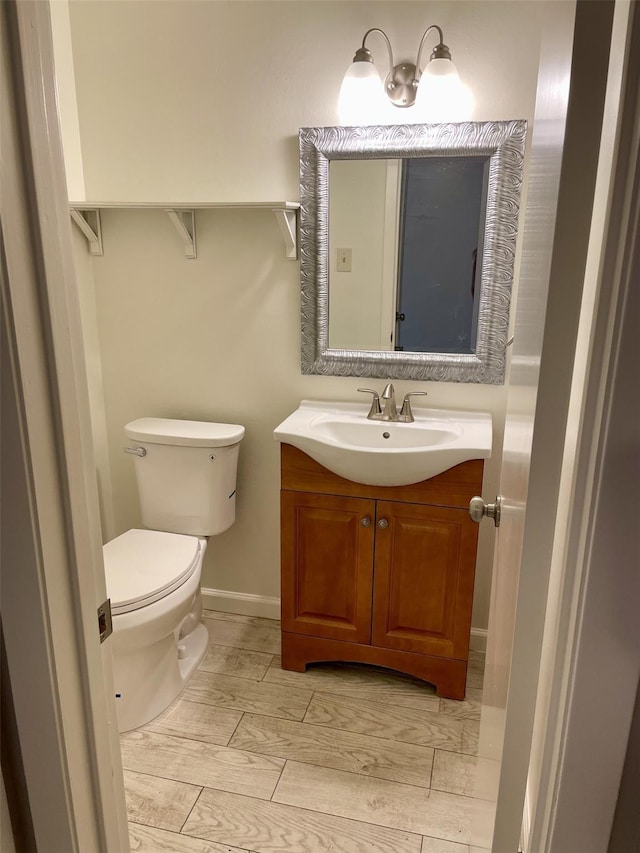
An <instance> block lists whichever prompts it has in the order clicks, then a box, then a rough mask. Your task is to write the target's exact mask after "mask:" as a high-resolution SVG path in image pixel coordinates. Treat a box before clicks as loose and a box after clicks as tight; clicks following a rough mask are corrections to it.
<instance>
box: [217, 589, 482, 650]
mask: <svg viewBox="0 0 640 853" xmlns="http://www.w3.org/2000/svg"><path fill="white" fill-rule="evenodd" d="M202 606H203V607H204V608H205V610H218V611H219V612H220V613H235V614H236V615H238V616H262V617H263V618H265V619H279V618H280V599H279V598H275V597H274V596H269V595H251V594H250V593H248V592H232V591H231V590H226V589H203V590H202ZM469 647H470V648H471V649H472V651H474V652H483V653H484V652H486V650H487V631H486V629H485V628H472V629H471V640H470V644H469Z"/></svg>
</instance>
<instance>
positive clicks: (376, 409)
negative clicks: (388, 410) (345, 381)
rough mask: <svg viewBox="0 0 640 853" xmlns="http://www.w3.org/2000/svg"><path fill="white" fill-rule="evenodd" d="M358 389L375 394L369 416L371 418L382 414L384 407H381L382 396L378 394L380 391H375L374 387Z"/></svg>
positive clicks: (364, 392)
mask: <svg viewBox="0 0 640 853" xmlns="http://www.w3.org/2000/svg"><path fill="white" fill-rule="evenodd" d="M358 391H362V393H363V394H373V398H372V400H371V408H370V409H369V414H368V415H367V417H368V418H369V419H373V417H374V416H375V415H381V414H382V409H381V408H380V397H379V396H378V392H377V391H374V389H373V388H358Z"/></svg>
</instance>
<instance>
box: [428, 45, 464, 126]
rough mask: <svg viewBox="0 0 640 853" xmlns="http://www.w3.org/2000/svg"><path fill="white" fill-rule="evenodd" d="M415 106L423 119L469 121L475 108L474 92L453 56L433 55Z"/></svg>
mask: <svg viewBox="0 0 640 853" xmlns="http://www.w3.org/2000/svg"><path fill="white" fill-rule="evenodd" d="M416 110H417V111H418V112H419V113H420V117H421V120H422V121H425V122H446V121H466V120H468V119H469V118H471V113H472V111H473V96H472V94H471V91H470V90H469V88H468V87H467V86H465V85H464V84H463V83H462V82H461V81H460V77H459V75H458V71H457V69H456V67H455V65H454V64H453V62H452V61H451V60H450V59H432V60H431V61H430V62H429V64H428V65H427V67H426V68H425V70H424V71H423V72H422V77H421V78H420V83H419V85H418V93H417V95H416Z"/></svg>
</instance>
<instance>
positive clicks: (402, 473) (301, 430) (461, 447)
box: [274, 400, 492, 486]
mask: <svg viewBox="0 0 640 853" xmlns="http://www.w3.org/2000/svg"><path fill="white" fill-rule="evenodd" d="M368 411H369V406H368V404H366V403H364V404H363V403H328V402H319V401H314V400H303V401H302V402H301V403H300V406H299V407H298V408H297V409H296V411H295V412H294V413H293V414H292V415H289V417H288V418H287V419H286V420H284V421H283V422H282V423H281V424H280V426H278V427H276V429H275V430H274V437H275V439H276V441H280V442H283V443H285V444H292V445H293V446H294V447H297V448H299V449H300V450H303V451H304V452H305V453H307V454H308V455H309V456H311V458H312V459H315V460H316V462H319V463H320V464H321V465H324V467H325V468H328V469H329V471H333V473H334V474H338V475H339V476H340V477H344V478H345V479H347V480H353V481H354V482H356V483H365V484H366V485H369V486H406V485H408V484H409V483H419V482H420V481H421V480H427V479H428V478H429V477H435V475H436V474H441V473H442V472H443V471H446V470H447V468H452V467H453V466H454V465H459V464H460V463H461V462H466V461H467V460H468V459H487V458H488V457H489V456H491V434H492V428H491V415H489V414H487V413H486V412H454V411H445V410H442V409H418V408H415V409H414V411H413V414H414V417H415V421H414V422H413V423H411V424H403V423H398V422H395V421H370V420H367V412H368Z"/></svg>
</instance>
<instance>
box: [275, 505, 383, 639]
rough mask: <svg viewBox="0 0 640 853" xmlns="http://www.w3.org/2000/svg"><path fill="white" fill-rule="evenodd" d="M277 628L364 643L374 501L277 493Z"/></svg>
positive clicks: (368, 610) (367, 628)
mask: <svg viewBox="0 0 640 853" xmlns="http://www.w3.org/2000/svg"><path fill="white" fill-rule="evenodd" d="M281 513H282V514H281V518H282V540H281V541H282V629H283V631H291V632H294V633H298V634H307V635H310V636H314V637H326V638H329V639H334V640H346V641H349V642H353V643H368V642H369V640H370V636H371V597H372V586H373V540H374V534H375V526H374V519H375V502H374V501H372V500H366V499H363V498H345V497H336V496H333V495H314V494H309V493H307V492H288V491H283V492H281Z"/></svg>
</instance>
